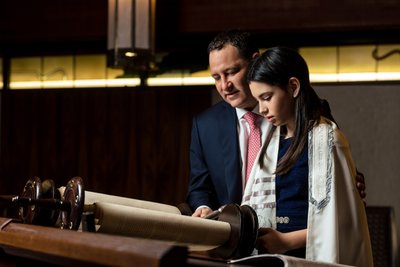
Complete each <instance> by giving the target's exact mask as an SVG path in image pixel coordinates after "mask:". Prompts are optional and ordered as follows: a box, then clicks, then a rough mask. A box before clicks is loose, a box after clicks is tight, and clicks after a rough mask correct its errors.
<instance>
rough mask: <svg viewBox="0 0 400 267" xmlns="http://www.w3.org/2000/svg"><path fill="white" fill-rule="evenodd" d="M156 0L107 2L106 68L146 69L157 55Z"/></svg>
mask: <svg viewBox="0 0 400 267" xmlns="http://www.w3.org/2000/svg"><path fill="white" fill-rule="evenodd" d="M154 14H155V0H108V38H107V49H108V57H107V65H108V66H109V67H112V68H125V69H126V68H134V69H139V70H140V69H143V68H145V67H146V65H148V61H149V58H150V56H151V55H152V54H153V53H154V21H155V20H154Z"/></svg>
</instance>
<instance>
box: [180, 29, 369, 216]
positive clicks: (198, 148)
mask: <svg viewBox="0 0 400 267" xmlns="http://www.w3.org/2000/svg"><path fill="white" fill-rule="evenodd" d="M208 53H209V65H210V71H211V76H212V77H213V78H214V80H215V87H216V89H217V91H218V93H219V94H220V96H221V97H222V99H223V100H224V101H221V102H219V103H217V104H216V105H214V106H212V107H210V108H209V109H207V110H205V111H204V112H203V113H201V114H199V115H198V116H197V117H195V118H194V119H193V125H192V139H191V145H190V164H191V166H190V182H189V189H188V195H187V200H186V202H187V203H188V204H189V206H190V208H191V209H192V210H193V211H194V213H193V215H192V216H197V217H204V216H207V215H208V214H210V213H211V212H212V211H213V210H215V209H218V208H219V207H221V206H223V205H225V204H231V203H237V204H240V203H241V201H242V193H243V189H244V186H245V175H246V174H245V172H246V170H245V169H246V168H245V166H246V161H247V159H246V154H247V152H245V151H246V148H247V142H248V140H247V137H248V133H247V131H248V128H247V127H248V126H247V122H246V121H245V119H244V114H245V113H246V112H248V111H252V112H254V113H258V112H259V111H258V106H257V101H256V100H255V99H254V98H253V96H252V95H251V92H250V88H249V85H248V83H247V81H246V74H247V68H248V64H249V62H250V61H251V60H252V59H253V58H255V57H257V56H259V49H258V46H257V44H256V42H255V40H254V39H253V37H252V36H251V35H250V33H247V32H242V31H239V30H229V31H225V32H222V33H220V34H218V35H217V36H216V37H215V38H214V39H213V40H212V41H211V42H210V44H209V46H208ZM257 122H258V124H259V127H260V129H261V136H262V137H261V140H264V139H265V138H264V137H265V135H266V133H267V132H268V129H269V127H270V125H269V123H268V122H267V121H266V120H263V119H262V118H260V119H259V120H258V121H257ZM357 180H358V183H357V188H358V190H359V192H360V195H361V197H362V198H364V197H365V192H364V190H365V183H364V178H363V176H362V174H359V175H358V176H357Z"/></svg>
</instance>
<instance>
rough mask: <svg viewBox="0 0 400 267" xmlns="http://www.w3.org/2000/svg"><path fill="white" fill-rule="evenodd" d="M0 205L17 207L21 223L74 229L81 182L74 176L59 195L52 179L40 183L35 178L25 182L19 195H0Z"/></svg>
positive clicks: (80, 208) (77, 221)
mask: <svg viewBox="0 0 400 267" xmlns="http://www.w3.org/2000/svg"><path fill="white" fill-rule="evenodd" d="M0 202H2V203H8V204H9V205H11V206H16V207H19V211H18V217H19V218H18V219H20V220H21V221H22V222H23V223H27V224H36V225H43V226H54V225H57V226H58V227H60V228H62V229H71V230H77V229H79V226H80V220H81V214H82V211H83V205H84V189H83V181H82V178H80V177H74V178H73V179H71V180H70V181H69V182H68V183H67V186H66V187H65V190H64V192H63V195H61V194H60V192H59V190H58V189H56V188H55V186H54V182H53V181H52V180H45V181H44V182H43V183H42V182H41V180H40V178H38V177H34V178H31V179H29V180H28V181H27V183H26V184H25V186H24V189H23V191H22V194H21V196H0Z"/></svg>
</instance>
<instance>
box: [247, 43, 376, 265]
mask: <svg viewBox="0 0 400 267" xmlns="http://www.w3.org/2000/svg"><path fill="white" fill-rule="evenodd" d="M247 80H248V82H249V85H250V89H251V93H252V95H253V96H254V97H255V98H256V99H257V101H258V103H259V108H260V113H261V114H262V115H263V116H264V118H265V119H267V120H268V121H269V122H270V123H271V124H272V125H273V129H272V131H271V132H270V134H269V135H268V136H267V139H266V141H265V142H264V145H263V148H262V149H261V151H260V153H259V156H258V163H257V165H256V166H255V167H254V168H253V170H252V172H251V175H250V178H249V181H248V185H247V186H246V188H245V192H244V195H243V201H242V204H248V205H250V206H252V207H253V208H254V209H255V211H256V213H257V215H258V218H259V225H260V229H259V238H258V240H257V249H258V252H259V253H280V254H287V255H292V256H297V257H305V258H306V259H309V260H316V261H325V262H331V263H340V264H348V265H355V266H362V267H366V266H373V261H372V250H371V244H370V239H369V232H368V225H367V218H366V213H365V208H364V204H363V202H362V199H361V198H360V196H359V194H358V193H357V189H356V181H355V177H356V169H355V165H354V162H353V159H352V156H351V152H350V148H349V144H348V142H347V140H346V138H345V136H344V135H343V133H342V132H341V131H340V130H339V128H338V127H337V126H336V124H335V123H334V122H333V121H331V120H329V119H328V118H326V117H324V116H323V115H324V114H323V110H324V109H323V107H322V102H321V100H320V98H319V97H318V96H317V94H316V92H315V91H314V89H313V88H312V87H311V85H310V81H309V72H308V67H307V64H306V62H305V61H304V59H303V58H302V57H301V56H300V54H298V53H297V51H295V50H292V49H290V48H285V47H274V48H270V49H267V50H266V51H265V52H264V53H263V54H262V55H261V56H260V57H258V58H256V59H255V60H254V61H253V62H252V63H251V64H250V66H249V71H248V74H247ZM267 162H268V164H267ZM271 166H272V167H271Z"/></svg>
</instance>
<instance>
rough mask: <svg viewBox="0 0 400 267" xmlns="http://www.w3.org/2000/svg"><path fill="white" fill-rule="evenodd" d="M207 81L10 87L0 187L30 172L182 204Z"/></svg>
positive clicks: (18, 186) (17, 189)
mask: <svg viewBox="0 0 400 267" xmlns="http://www.w3.org/2000/svg"><path fill="white" fill-rule="evenodd" d="M210 103H211V93H210V87H200V88H196V87H195V88H193V87H192V88H185V87H182V88H169V87H167V88H149V89H132V88H130V89H88V90H83V89H69V90H21V91H20V90H5V91H3V92H2V125H1V129H2V135H1V163H0V164H1V166H0V167H1V173H0V193H1V194H18V195H19V194H20V193H21V192H22V189H23V187H24V185H25V183H26V182H27V181H28V179H29V178H31V177H33V176H38V177H39V178H41V179H42V181H43V180H45V179H53V180H54V181H55V183H56V186H57V187H60V186H65V185H66V183H67V181H68V180H69V179H71V178H72V177H75V176H80V177H82V178H83V179H84V183H85V188H86V189H87V190H90V191H96V192H102V193H107V194H114V195H121V196H127V197H132V198H138V199H145V200H150V201H157V202H162V203H167V204H173V205H177V204H179V203H181V202H183V201H184V200H185V195H186V191H187V184H188V178H189V144H190V130H191V124H192V117H193V116H194V115H195V114H197V113H198V112H200V111H201V110H203V109H205V108H206V107H208V106H209V105H210Z"/></svg>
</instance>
